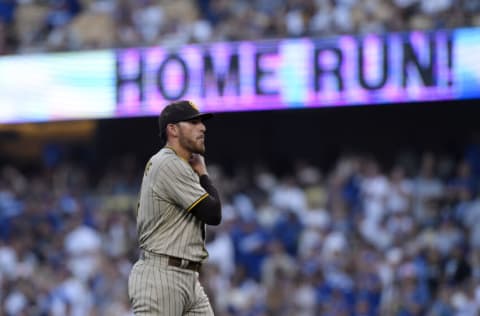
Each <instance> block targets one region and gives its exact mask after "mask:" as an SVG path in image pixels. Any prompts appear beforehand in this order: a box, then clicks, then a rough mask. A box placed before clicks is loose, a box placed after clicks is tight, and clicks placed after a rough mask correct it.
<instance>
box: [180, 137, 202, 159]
mask: <svg viewBox="0 0 480 316" xmlns="http://www.w3.org/2000/svg"><path fill="white" fill-rule="evenodd" d="M179 142H180V145H181V146H182V147H183V148H185V149H187V150H188V151H189V152H191V153H193V154H200V155H203V154H205V143H204V140H202V139H198V138H197V139H190V138H187V137H185V135H183V134H180V138H179Z"/></svg>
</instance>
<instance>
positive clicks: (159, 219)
mask: <svg viewBox="0 0 480 316" xmlns="http://www.w3.org/2000/svg"><path fill="white" fill-rule="evenodd" d="M207 196H208V193H207V192H206V191H205V189H204V188H203V187H202V186H201V185H200V182H199V178H198V175H197V174H196V173H195V171H193V169H192V167H191V166H190V164H189V163H188V162H187V161H185V160H183V159H182V158H180V157H179V156H177V154H176V153H175V152H174V151H173V149H171V148H168V147H164V148H162V149H161V150H160V151H159V152H158V153H157V154H156V155H154V156H153V157H152V158H151V159H150V161H149V162H148V163H147V166H146V168H145V175H144V178H143V182H142V188H141V191H140V200H139V206H138V214H137V231H138V239H139V245H140V248H142V249H144V250H146V251H149V252H153V253H157V254H165V255H170V256H174V257H179V258H183V259H187V260H191V261H197V262H200V261H203V260H204V259H205V258H207V256H208V253H207V250H206V248H205V224H204V223H203V222H202V221H200V220H199V219H197V218H196V217H195V216H193V215H192V214H191V213H189V211H190V210H191V209H192V208H193V207H194V206H195V205H197V204H198V203H199V202H200V201H202V200H203V199H204V198H206V197H207Z"/></svg>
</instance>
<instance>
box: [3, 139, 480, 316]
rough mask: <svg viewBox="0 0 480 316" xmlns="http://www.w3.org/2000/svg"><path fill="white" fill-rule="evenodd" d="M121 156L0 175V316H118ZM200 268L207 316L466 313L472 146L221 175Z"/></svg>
mask: <svg viewBox="0 0 480 316" xmlns="http://www.w3.org/2000/svg"><path fill="white" fill-rule="evenodd" d="M139 165H140V162H138V161H136V159H135V157H134V156H128V155H127V156H124V157H122V158H121V159H119V160H118V161H113V162H112V163H111V164H110V165H109V167H108V168H106V169H104V170H103V172H100V173H99V172H95V174H94V173H92V172H90V171H91V170H90V169H89V168H86V167H84V166H80V165H78V164H75V163H71V162H70V163H65V162H64V163H60V164H57V165H55V166H54V167H45V168H42V169H41V170H39V171H35V172H33V171H20V170H18V169H17V168H14V167H13V166H4V167H2V169H1V171H0V306H1V310H0V315H5V316H14V315H15V316H22V315H38V316H43V315H51V316H60V315H74V316H84V315H102V316H113V315H115V316H126V315H132V313H131V310H130V307H129V302H128V296H127V278H128V273H129V271H130V268H131V266H132V264H133V263H134V262H135V261H136V260H137V258H138V254H139V250H138V248H137V243H136V228H135V206H136V202H137V198H138V189H139V185H140V182H141V176H142V174H143V172H142V168H141V167H137V166H139ZM209 171H210V175H211V177H212V178H213V179H214V181H215V182H216V183H217V186H218V187H219V188H221V190H220V191H221V194H222V201H223V222H222V224H221V225H220V226H217V227H209V229H208V233H207V249H208V251H209V253H210V256H209V259H208V262H207V263H206V264H204V266H203V267H202V272H201V279H202V283H203V285H204V287H205V289H206V291H207V292H208V294H209V296H210V298H211V301H212V304H213V306H214V308H215V315H217V316H316V315H322V316H475V315H478V314H479V312H480V194H479V193H480V186H479V185H480V147H471V148H470V149H469V150H467V151H466V153H465V154H464V155H456V156H453V155H451V156H450V155H445V154H438V153H433V152H424V153H419V154H404V155H399V156H398V161H397V162H395V164H393V165H392V166H389V167H387V166H384V165H383V164H382V161H379V160H378V159H376V158H375V157H373V156H369V155H363V154H344V155H341V156H339V157H338V159H337V160H336V162H335V164H334V166H333V167H330V168H327V169H322V168H320V166H316V165H315V164H314V163H308V162H305V161H303V162H302V161H298V162H296V163H294V164H293V165H292V166H291V168H289V170H287V172H282V173H278V172H273V171H272V170H271V169H269V168H268V167H267V166H265V165H260V164H258V165H254V166H247V167H238V168H237V169H235V170H231V171H229V172H226V171H225V170H224V169H222V167H221V166H219V165H211V166H210V168H209Z"/></svg>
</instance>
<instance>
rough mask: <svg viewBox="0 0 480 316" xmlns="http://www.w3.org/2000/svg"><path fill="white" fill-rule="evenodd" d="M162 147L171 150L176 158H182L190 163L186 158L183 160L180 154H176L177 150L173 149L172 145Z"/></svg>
mask: <svg viewBox="0 0 480 316" xmlns="http://www.w3.org/2000/svg"><path fill="white" fill-rule="evenodd" d="M164 148H167V149H170V150H171V151H173V153H174V154H175V155H176V156H177V157H178V158H180V159H182V160H183V161H185V162H186V163H188V164H189V165H190V163H189V162H188V161H187V160H185V159H184V158H183V157H182V156H179V155H178V154H177V152H176V151H175V149H173V148H172V147H170V146H165V147H164Z"/></svg>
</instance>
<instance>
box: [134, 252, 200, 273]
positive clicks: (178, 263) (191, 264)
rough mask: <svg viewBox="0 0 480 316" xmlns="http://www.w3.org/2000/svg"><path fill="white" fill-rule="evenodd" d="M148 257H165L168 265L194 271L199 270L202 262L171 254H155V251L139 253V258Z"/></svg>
mask: <svg viewBox="0 0 480 316" xmlns="http://www.w3.org/2000/svg"><path fill="white" fill-rule="evenodd" d="M148 257H163V258H166V259H167V263H168V265H169V266H172V267H177V268H181V269H187V270H192V271H195V272H199V271H200V268H201V267H202V264H201V263H200V262H195V261H190V260H187V259H182V258H178V257H172V256H168V255H163V254H162V255H160V254H156V253H153V252H149V251H142V253H141V255H140V258H142V259H144V260H145V259H146V258H148Z"/></svg>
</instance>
